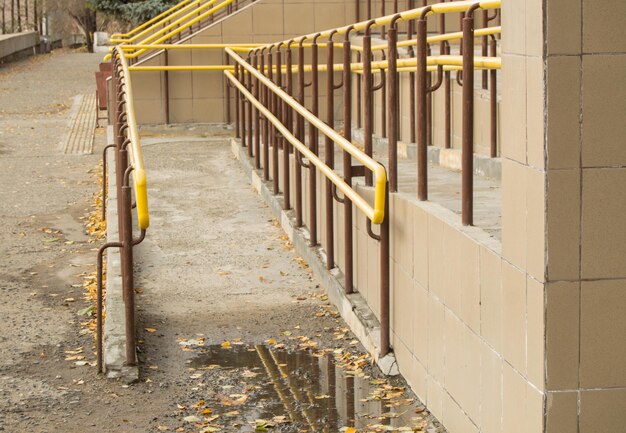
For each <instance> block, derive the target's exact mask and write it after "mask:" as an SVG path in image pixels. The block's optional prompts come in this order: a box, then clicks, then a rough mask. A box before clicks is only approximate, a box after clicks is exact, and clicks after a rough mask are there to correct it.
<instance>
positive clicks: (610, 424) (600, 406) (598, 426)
mask: <svg viewBox="0 0 626 433" xmlns="http://www.w3.org/2000/svg"><path fill="white" fill-rule="evenodd" d="M625 407H626V389H602V390H596V391H582V392H581V395H580V425H579V430H578V431H579V433H615V432H622V431H624V426H626V411H625V410H624V408H625Z"/></svg>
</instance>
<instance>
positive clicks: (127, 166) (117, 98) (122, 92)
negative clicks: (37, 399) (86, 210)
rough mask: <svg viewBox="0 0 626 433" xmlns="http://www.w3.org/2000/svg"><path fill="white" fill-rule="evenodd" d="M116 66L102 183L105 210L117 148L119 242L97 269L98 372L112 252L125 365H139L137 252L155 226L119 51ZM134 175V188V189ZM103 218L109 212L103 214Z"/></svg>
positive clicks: (127, 79)
mask: <svg viewBox="0 0 626 433" xmlns="http://www.w3.org/2000/svg"><path fill="white" fill-rule="evenodd" d="M111 61H112V63H113V76H112V80H113V93H114V100H113V106H112V116H113V135H114V144H111V145H108V146H106V147H105V149H104V152H103V179H102V188H103V190H102V196H103V197H102V199H103V206H104V207H106V193H107V158H106V157H107V151H108V149H110V148H113V149H115V175H116V178H115V185H116V192H117V215H118V228H119V241H115V242H108V243H106V244H104V245H103V246H102V247H100V249H99V250H98V257H97V258H98V264H97V266H98V269H97V271H98V272H97V282H98V289H97V319H96V322H97V323H96V346H97V365H98V372H99V373H103V372H104V365H103V347H102V336H103V305H102V303H103V288H102V273H103V256H104V252H105V251H106V250H107V249H108V248H119V249H120V259H121V260H120V262H121V274H122V287H123V299H124V310H125V317H126V321H125V323H126V329H125V333H126V363H127V365H131V366H132V365H136V363H137V359H136V339H135V336H136V335H135V289H134V275H133V247H134V246H136V245H138V244H139V243H141V242H142V241H143V239H144V237H145V235H146V230H147V228H148V226H149V225H150V220H149V213H148V193H147V185H146V172H145V168H144V164H143V156H142V152H141V144H140V142H139V133H138V129H137V121H136V118H135V109H134V102H133V91H132V84H131V81H130V72H129V70H128V61H127V60H126V58H125V57H124V55H123V51H122V50H121V49H119V48H116V49H115V51H114V52H113V57H112V60H111ZM131 174H132V178H133V181H132V184H131V179H130V178H131ZM133 187H134V192H135V204H133V203H132V199H131V190H132V189H133ZM133 208H136V211H137V226H138V227H139V229H140V235H139V237H138V238H133V221H132V212H133V211H132V210H133ZM102 216H103V219H104V218H105V217H106V211H105V210H104V209H103V214H102Z"/></svg>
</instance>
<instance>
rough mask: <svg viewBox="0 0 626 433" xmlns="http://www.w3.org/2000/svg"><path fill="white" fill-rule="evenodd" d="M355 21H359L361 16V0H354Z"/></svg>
mask: <svg viewBox="0 0 626 433" xmlns="http://www.w3.org/2000/svg"><path fill="white" fill-rule="evenodd" d="M354 15H355V22H357V23H358V22H359V20H360V17H361V0H354Z"/></svg>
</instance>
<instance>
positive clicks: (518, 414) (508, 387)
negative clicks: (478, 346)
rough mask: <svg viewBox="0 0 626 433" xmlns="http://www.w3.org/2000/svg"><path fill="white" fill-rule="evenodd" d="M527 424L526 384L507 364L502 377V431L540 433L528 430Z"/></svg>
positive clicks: (504, 365) (509, 432)
mask: <svg viewBox="0 0 626 433" xmlns="http://www.w3.org/2000/svg"><path fill="white" fill-rule="evenodd" d="M526 423H527V420H526V382H525V381H524V378H523V377H522V376H521V375H520V374H519V373H518V372H517V371H515V370H513V368H511V366H510V365H509V364H508V363H506V362H505V363H504V364H503V375H502V431H503V432H505V433H539V432H529V431H528V430H526Z"/></svg>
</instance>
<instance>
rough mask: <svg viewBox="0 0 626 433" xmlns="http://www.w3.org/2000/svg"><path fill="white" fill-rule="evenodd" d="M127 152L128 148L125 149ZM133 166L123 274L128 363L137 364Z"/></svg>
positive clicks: (125, 196)
mask: <svg viewBox="0 0 626 433" xmlns="http://www.w3.org/2000/svg"><path fill="white" fill-rule="evenodd" d="M124 152H126V150H124ZM131 171H132V167H128V169H127V170H126V172H125V173H124V186H123V187H122V200H124V225H125V229H124V237H123V238H122V244H123V246H122V254H123V255H124V256H125V260H124V262H123V264H124V267H125V270H126V272H125V273H124V276H123V279H124V280H123V282H124V284H123V286H124V311H125V315H126V323H125V325H126V326H125V327H126V365H137V349H136V335H135V283H134V275H133V220H132V217H133V215H132V200H131V188H130V184H129V176H130V172H131Z"/></svg>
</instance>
